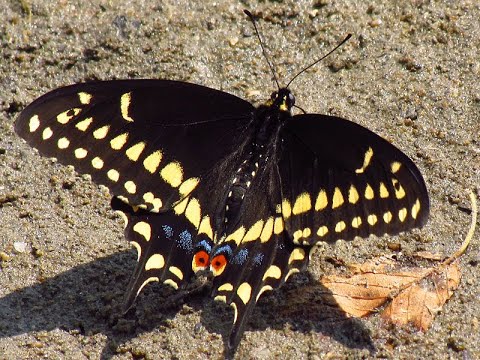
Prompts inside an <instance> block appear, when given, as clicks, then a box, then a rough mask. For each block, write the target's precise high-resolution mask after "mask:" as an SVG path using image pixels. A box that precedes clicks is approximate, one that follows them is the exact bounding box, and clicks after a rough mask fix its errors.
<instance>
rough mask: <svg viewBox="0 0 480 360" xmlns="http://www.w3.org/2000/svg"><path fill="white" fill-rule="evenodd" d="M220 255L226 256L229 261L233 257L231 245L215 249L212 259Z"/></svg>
mask: <svg viewBox="0 0 480 360" xmlns="http://www.w3.org/2000/svg"><path fill="white" fill-rule="evenodd" d="M219 254H224V255H225V256H226V258H227V259H230V258H231V257H232V254H233V251H232V247H231V246H230V245H222V246H220V247H218V248H216V249H215V252H214V253H213V254H212V258H214V257H215V256H217V255H219Z"/></svg>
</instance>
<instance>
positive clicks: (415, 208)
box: [412, 199, 420, 219]
mask: <svg viewBox="0 0 480 360" xmlns="http://www.w3.org/2000/svg"><path fill="white" fill-rule="evenodd" d="M419 212H420V200H418V199H417V201H415V204H413V207H412V217H413V218H414V219H416V218H417V216H418V213H419Z"/></svg>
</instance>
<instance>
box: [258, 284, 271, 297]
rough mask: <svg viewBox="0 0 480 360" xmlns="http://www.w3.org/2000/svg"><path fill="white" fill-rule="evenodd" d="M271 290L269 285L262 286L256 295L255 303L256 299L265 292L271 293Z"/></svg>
mask: <svg viewBox="0 0 480 360" xmlns="http://www.w3.org/2000/svg"><path fill="white" fill-rule="evenodd" d="M271 290H273V288H272V287H271V286H270V285H264V286H262V288H261V289H260V291H259V292H258V294H257V298H256V299H255V301H258V299H259V298H260V296H261V295H262V294H263V293H264V292H265V291H271Z"/></svg>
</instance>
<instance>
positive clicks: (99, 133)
mask: <svg viewBox="0 0 480 360" xmlns="http://www.w3.org/2000/svg"><path fill="white" fill-rule="evenodd" d="M109 130H110V125H104V126H102V127H99V128H98V129H97V130H95V131H94V132H93V137H94V138H95V139H97V140H101V139H105V137H106V136H107V134H108V131H109Z"/></svg>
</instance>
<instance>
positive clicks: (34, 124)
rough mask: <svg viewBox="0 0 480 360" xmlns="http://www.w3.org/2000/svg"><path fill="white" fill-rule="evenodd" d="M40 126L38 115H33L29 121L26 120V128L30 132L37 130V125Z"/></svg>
mask: <svg viewBox="0 0 480 360" xmlns="http://www.w3.org/2000/svg"><path fill="white" fill-rule="evenodd" d="M39 126H40V119H39V117H38V115H33V116H32V117H31V118H30V120H29V122H28V129H29V130H30V132H31V133H33V132H35V131H37V129H38V127H39Z"/></svg>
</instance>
